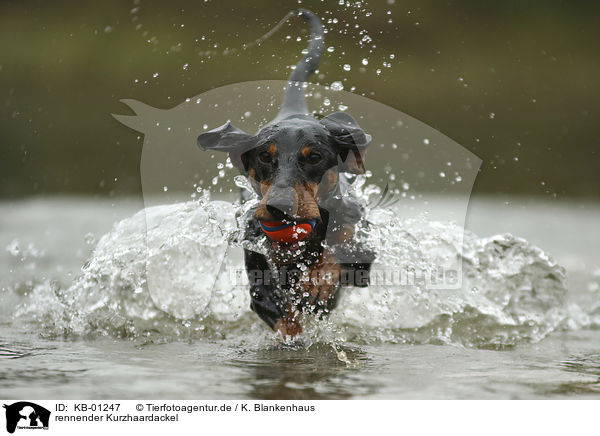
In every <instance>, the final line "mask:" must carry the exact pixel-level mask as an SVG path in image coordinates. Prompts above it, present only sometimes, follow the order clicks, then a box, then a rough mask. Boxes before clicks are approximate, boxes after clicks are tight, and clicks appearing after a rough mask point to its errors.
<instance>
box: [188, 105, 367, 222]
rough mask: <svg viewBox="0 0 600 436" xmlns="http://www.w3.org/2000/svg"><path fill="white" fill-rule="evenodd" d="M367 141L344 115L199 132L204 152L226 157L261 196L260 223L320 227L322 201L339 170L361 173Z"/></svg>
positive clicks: (257, 212)
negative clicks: (315, 224)
mask: <svg viewBox="0 0 600 436" xmlns="http://www.w3.org/2000/svg"><path fill="white" fill-rule="evenodd" d="M370 140H371V137H370V136H369V135H368V134H366V133H365V132H364V131H363V130H362V129H361V128H360V126H359V125H358V123H357V122H356V121H355V120H354V118H352V116H350V115H348V114H347V113H344V112H337V113H334V114H331V115H328V116H326V117H323V118H321V119H320V120H318V119H316V118H314V117H311V116H308V115H293V116H290V117H287V118H284V119H282V120H277V121H275V122H273V123H271V124H268V125H267V126H265V127H264V128H262V129H261V130H260V131H259V132H258V133H257V134H256V135H250V134H247V133H244V132H243V131H241V130H239V129H237V128H235V127H233V126H232V125H231V124H230V123H229V122H228V123H226V124H225V125H223V126H221V127H219V128H217V129H214V130H211V131H209V132H206V133H203V134H201V135H200V136H199V137H198V146H199V147H200V148H201V149H203V150H218V151H224V152H227V153H229V156H230V158H231V161H232V163H233V164H235V165H236V166H237V168H238V169H239V170H240V172H241V173H242V174H244V175H246V176H247V177H248V178H249V179H250V181H251V183H252V186H253V187H254V189H255V190H256V192H257V193H258V195H259V196H260V198H261V202H260V205H259V207H258V209H257V211H256V213H255V217H256V218H257V219H259V220H264V221H282V220H284V221H292V222H298V221H309V220H314V221H316V222H318V223H323V222H324V220H325V219H326V217H324V216H323V213H324V212H325V213H326V211H323V209H322V208H321V207H320V202H321V201H322V200H323V199H324V198H327V196H328V195H329V194H330V193H331V192H332V191H333V190H334V189H335V188H336V186H337V182H338V173H339V172H350V173H354V174H362V173H364V167H363V163H364V154H365V149H366V147H367V145H368V144H369V142H370Z"/></svg>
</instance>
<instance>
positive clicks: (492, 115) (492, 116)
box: [490, 112, 496, 120]
mask: <svg viewBox="0 0 600 436" xmlns="http://www.w3.org/2000/svg"><path fill="white" fill-rule="evenodd" d="M495 117H496V114H495V113H494V112H490V120H493V119H494V118H495Z"/></svg>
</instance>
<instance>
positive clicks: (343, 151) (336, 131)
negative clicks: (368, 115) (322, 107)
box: [321, 112, 371, 174]
mask: <svg viewBox="0 0 600 436" xmlns="http://www.w3.org/2000/svg"><path fill="white" fill-rule="evenodd" d="M321 123H322V124H323V125H324V126H325V128H326V129H327V130H328V131H329V134H330V135H331V137H332V139H333V140H334V141H335V144H336V145H337V147H338V150H339V159H338V161H339V165H338V168H339V170H340V171H342V172H348V173H354V174H364V172H365V168H364V158H365V153H366V149H367V146H368V145H369V143H370V142H371V135H369V134H367V133H365V131H364V130H363V129H362V128H361V127H360V126H359V125H358V123H357V122H356V120H355V119H354V118H353V117H352V116H351V115H349V114H347V113H346V112H335V113H333V114H331V115H327V116H326V117H323V118H322V119H321Z"/></svg>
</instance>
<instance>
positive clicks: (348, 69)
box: [344, 64, 352, 71]
mask: <svg viewBox="0 0 600 436" xmlns="http://www.w3.org/2000/svg"><path fill="white" fill-rule="evenodd" d="M351 68H352V67H351V66H350V64H344V71H350V69H351Z"/></svg>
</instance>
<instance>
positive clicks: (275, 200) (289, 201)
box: [267, 188, 296, 220]
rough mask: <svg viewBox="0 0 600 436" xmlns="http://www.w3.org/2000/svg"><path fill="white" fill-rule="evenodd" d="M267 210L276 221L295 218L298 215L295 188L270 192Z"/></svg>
mask: <svg viewBox="0 0 600 436" xmlns="http://www.w3.org/2000/svg"><path fill="white" fill-rule="evenodd" d="M267 210H268V211H269V213H270V214H271V215H272V216H273V218H275V219H276V220H282V219H285V218H293V217H294V216H295V215H296V191H294V189H293V188H280V189H277V191H276V192H270V193H269V197H268V198H267Z"/></svg>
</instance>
